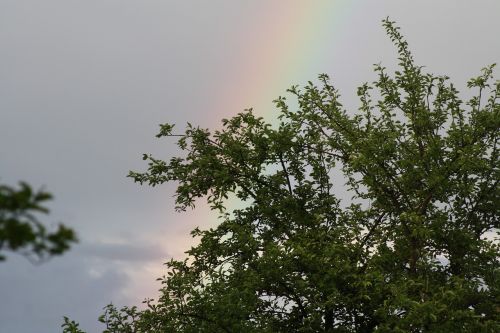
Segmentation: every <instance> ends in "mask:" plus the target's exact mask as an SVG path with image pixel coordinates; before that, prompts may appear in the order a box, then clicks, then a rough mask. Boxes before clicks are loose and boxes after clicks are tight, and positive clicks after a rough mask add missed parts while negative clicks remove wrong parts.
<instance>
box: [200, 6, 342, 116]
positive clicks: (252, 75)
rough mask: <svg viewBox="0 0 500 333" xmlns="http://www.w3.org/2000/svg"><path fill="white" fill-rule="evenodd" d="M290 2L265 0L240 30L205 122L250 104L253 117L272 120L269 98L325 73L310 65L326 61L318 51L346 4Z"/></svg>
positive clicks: (335, 30)
mask: <svg viewBox="0 0 500 333" xmlns="http://www.w3.org/2000/svg"><path fill="white" fill-rule="evenodd" d="M293 4H294V5H291V4H289V3H288V2H281V1H269V2H268V3H266V6H265V8H263V9H262V14H261V15H260V20H259V21H258V22H256V23H255V26H254V27H253V28H252V29H251V31H242V32H241V36H242V38H246V40H245V43H247V44H245V47H244V48H241V49H240V50H237V52H238V54H237V56H236V58H237V59H238V61H237V62H236V65H237V66H238V68H230V69H229V70H228V71H227V72H228V73H229V75H227V76H226V77H224V78H222V80H224V83H222V84H221V85H220V90H219V92H220V94H216V97H215V98H214V103H213V106H212V107H210V108H209V110H211V111H209V112H207V114H206V115H205V116H206V118H205V119H204V120H208V121H209V122H210V124H211V125H212V124H213V125H218V124H219V121H220V120H221V119H222V118H224V117H225V118H227V117H231V116H234V115H235V114H236V113H238V112H241V111H243V109H246V108H250V107H252V108H253V109H254V112H255V113H256V114H257V115H259V116H262V117H265V118H266V120H268V121H272V119H273V118H275V117H273V116H276V114H277V113H276V112H275V108H274V107H273V105H272V101H273V100H274V99H276V98H277V97H278V96H280V95H283V94H284V93H285V90H286V89H288V88H289V87H290V86H291V85H292V84H300V85H302V84H305V83H306V82H307V81H308V80H313V79H315V78H316V77H317V75H318V74H320V73H322V72H325V71H326V69H319V71H318V70H314V69H313V68H315V66H314V65H315V64H324V63H325V62H327V59H325V57H326V56H325V54H327V53H326V52H322V50H324V49H325V47H326V46H325V45H328V44H330V43H332V40H333V39H334V37H335V36H339V35H340V33H341V31H340V27H341V26H342V22H343V19H344V18H345V17H346V16H347V15H346V10H348V9H349V8H350V7H349V6H348V5H347V3H346V2H342V3H341V2H339V1H326V0H325V1H300V2H298V3H297V2H294V3H293ZM328 46H329V45H328ZM242 64H243V65H242ZM218 79H219V80H220V79H221V78H218ZM219 116H220V117H219ZM212 122H216V123H212Z"/></svg>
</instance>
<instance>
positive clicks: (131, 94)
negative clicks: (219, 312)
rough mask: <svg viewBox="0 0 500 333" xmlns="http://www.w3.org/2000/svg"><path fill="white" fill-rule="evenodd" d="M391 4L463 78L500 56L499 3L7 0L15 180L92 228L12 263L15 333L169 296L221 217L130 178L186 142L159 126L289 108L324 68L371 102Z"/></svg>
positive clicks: (444, 70) (3, 314) (62, 214)
mask: <svg viewBox="0 0 500 333" xmlns="http://www.w3.org/2000/svg"><path fill="white" fill-rule="evenodd" d="M386 16H390V17H391V18H392V19H395V20H397V21H398V24H399V25H400V26H401V27H402V31H403V33H404V34H405V35H406V37H407V39H408V41H409V43H410V47H411V49H412V50H414V55H415V58H416V61H417V62H419V63H421V64H423V65H426V66H427V68H428V69H429V70H430V71H433V72H437V73H439V74H448V75H450V76H451V78H452V80H453V81H455V82H457V83H458V86H459V87H464V86H465V81H466V79H467V78H469V77H471V76H473V75H476V74H478V73H479V70H480V68H481V67H483V66H485V65H488V64H490V63H493V62H499V61H500V39H499V38H498V32H499V31H500V1H496V0H491V1H466V0H462V1H460V0H446V1H445V0H442V1H430V0H428V1H409V0H408V1H401V0H398V1H396V0H394V1H388V0H386V1H330V4H328V2H326V1H323V2H322V1H317V2H316V1H310V2H304V1H290V0H282V1H272V0H259V1H235V0H226V1H220V0H212V1H201V0H200V1H186V0H183V1H167V0H164V1H159V0H157V1H153V0H147V1H146V0H135V1H132V0H85V1H76V0H59V1H56V0H43V1H40V0H31V1H29V0H0V182H1V183H7V184H9V185H14V184H16V183H17V182H18V181H19V180H24V181H27V182H29V183H30V184H32V185H34V186H35V187H41V186H44V187H45V188H46V189H47V190H49V191H50V192H52V193H54V195H55V200H54V202H53V203H52V204H51V215H50V216H49V217H47V218H45V221H47V223H58V222H64V223H65V224H67V225H69V226H71V227H73V228H75V229H76V230H77V232H78V235H79V237H80V240H81V242H80V244H78V245H77V246H75V247H74V249H72V250H71V251H70V252H68V253H67V254H65V255H64V256H62V257H58V258H54V259H53V260H51V261H49V262H47V263H45V264H43V265H38V266H33V265H32V264H30V263H29V262H28V261H26V260H25V259H24V258H22V257H20V256H18V255H16V254H10V253H9V254H8V259H7V261H6V262H3V263H0V332H7V333H11V332H12V333H51V332H58V331H60V325H61V322H62V316H63V315H67V316H70V317H71V318H73V319H75V320H77V321H79V322H80V323H81V326H82V327H83V328H84V329H87V330H89V332H99V331H100V330H99V329H100V328H101V327H100V326H99V325H98V323H97V320H96V318H97V317H98V315H99V314H100V313H101V309H102V308H103V307H104V306H105V305H106V304H108V303H109V302H111V301H113V302H114V303H116V304H118V305H124V304H130V305H134V304H140V302H141V301H142V300H143V299H144V298H146V297H154V296H156V295H157V292H156V290H157V289H159V284H158V282H156V281H155V279H156V278H157V277H159V276H161V275H162V274H163V271H162V263H164V262H166V261H167V260H168V259H169V258H171V257H177V258H179V257H181V256H182V255H183V252H184V251H186V250H187V249H188V248H189V246H190V244H193V242H194V241H193V240H192V239H191V238H190V236H189V231H190V230H191V229H192V228H193V227H194V226H197V225H199V226H201V227H209V226H211V225H212V226H213V225H214V224H215V223H216V221H215V218H214V216H215V215H214V214H211V213H210V212H209V211H208V209H207V208H206V207H204V206H201V207H199V208H197V210H195V211H193V212H187V213H184V214H177V213H175V212H174V210H173V207H174V203H173V198H172V194H173V190H174V187H173V185H166V186H162V187H158V188H154V189H152V188H148V187H140V186H138V185H136V184H133V183H132V181H131V180H130V179H127V178H126V177H125V176H126V174H127V173H128V171H129V170H131V169H132V170H141V169H143V168H144V164H143V163H142V162H143V161H142V160H141V158H140V157H141V154H142V153H153V154H156V155H157V156H160V157H168V156H171V155H172V154H174V153H175V152H176V149H175V147H174V145H173V144H172V143H170V142H169V141H168V140H163V141H159V140H155V138H154V135H155V134H156V132H157V129H158V124H159V123H164V122H167V121H168V122H173V123H178V124H183V123H185V122H187V121H189V122H192V123H195V124H200V125H201V126H205V127H212V126H214V125H215V124H217V123H218V121H219V119H220V118H222V117H229V116H231V115H234V114H235V113H237V112H240V111H242V110H243V109H244V108H247V107H252V106H253V107H254V108H255V110H256V113H257V114H260V115H263V116H266V117H273V113H272V112H271V111H270V110H272V109H273V108H272V103H271V101H272V100H273V99H274V98H276V97H277V96H279V95H280V94H283V93H284V91H285V89H286V88H288V87H289V86H290V85H292V84H304V83H306V82H307V80H314V79H315V78H316V76H317V74H319V73H322V72H326V73H328V74H330V75H331V76H332V77H333V79H334V83H335V84H336V85H337V87H338V88H339V89H340V90H341V93H342V94H343V96H344V99H345V104H346V106H348V107H350V108H351V107H355V106H356V102H355V99H354V97H355V88H356V86H357V85H359V84H361V83H362V82H364V81H369V80H372V79H373V78H374V77H373V73H372V72H371V69H372V64H374V63H377V62H380V61H382V62H383V63H384V64H387V65H388V66H389V67H390V66H393V64H394V62H395V55H394V48H393V47H392V45H391V44H390V42H389V41H388V39H387V38H386V36H385V33H384V30H383V28H382V27H381V25H380V21H381V19H383V18H385V17H386ZM273 22H276V24H285V23H287V24H289V26H288V25H287V26H286V29H285V28H282V27H281V29H280V27H278V26H275V25H274V23H273ZM284 41H286V43H285V42H284ZM290 45H291V46H290ZM288 46H290V48H289V49H286V48H285V47H288ZM292 46H293V47H292ZM249 69H251V70H249ZM497 77H499V75H498V74H497ZM239 87H241V89H238V88H239ZM258 87H262V88H263V89H257V88H258ZM264 88H265V89H264ZM180 127H181V128H182V126H180ZM101 329H102V328H101Z"/></svg>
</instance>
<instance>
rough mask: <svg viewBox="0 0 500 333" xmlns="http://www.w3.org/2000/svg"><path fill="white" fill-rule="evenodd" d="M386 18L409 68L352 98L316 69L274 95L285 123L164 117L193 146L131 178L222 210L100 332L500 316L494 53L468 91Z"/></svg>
mask: <svg viewBox="0 0 500 333" xmlns="http://www.w3.org/2000/svg"><path fill="white" fill-rule="evenodd" d="M383 25H384V27H385V28H386V30H387V34H388V35H389V37H390V38H391V40H392V41H393V43H394V45H395V46H396V48H397V52H398V55H399V68H398V70H397V71H396V72H395V73H393V74H389V73H388V72H387V70H386V69H385V68H384V67H383V66H381V65H377V66H375V72H376V74H377V76H378V77H377V80H376V81H375V82H373V83H365V84H362V85H361V86H360V87H359V89H358V96H359V98H360V107H359V110H358V111H357V112H352V111H351V112H347V111H346V110H345V109H344V108H343V106H342V104H341V103H340V98H339V92H338V91H337V90H336V89H335V88H334V86H333V85H332V83H331V81H330V79H329V78H328V76H326V75H321V76H320V77H319V81H320V84H319V86H317V85H315V84H313V83H309V84H308V85H306V86H305V87H303V88H299V87H292V88H291V89H290V90H289V92H290V94H291V95H292V96H293V97H294V98H296V99H297V101H298V106H299V107H298V110H291V109H290V108H289V106H288V104H287V100H286V99H285V97H280V98H278V99H277V100H276V105H277V107H278V109H279V110H280V124H279V126H277V127H272V126H271V125H269V124H268V123H266V122H265V120H264V119H262V118H258V117H256V116H254V115H253V113H252V111H251V110H248V111H246V112H244V113H241V114H238V115H237V116H235V117H234V118H232V119H228V120H223V128H222V130H220V131H215V132H210V131H209V130H206V129H201V128H198V127H194V126H191V125H188V127H187V129H186V131H185V133H184V134H172V133H173V132H172V131H173V126H172V125H169V124H166V125H162V126H161V131H160V133H159V135H158V136H159V137H164V136H165V137H178V145H179V147H180V148H181V149H182V150H183V151H184V152H185V153H186V154H185V155H184V156H182V157H173V158H171V159H170V160H169V161H163V160H160V159H156V158H154V157H152V156H150V155H145V156H144V159H145V160H147V161H148V163H149V167H148V169H147V171H146V172H143V173H137V172H131V173H130V176H131V177H132V178H133V179H134V180H135V181H136V182H139V183H141V184H142V183H147V184H149V185H152V186H156V185H161V184H164V183H166V182H176V183H177V184H178V186H177V196H176V202H177V205H178V209H180V210H183V209H185V208H188V207H194V203H195V201H196V199H198V198H207V200H208V202H209V204H210V205H211V206H212V207H213V209H216V210H219V211H220V216H221V217H220V223H219V224H218V225H217V226H216V227H214V228H212V229H210V230H199V229H196V230H194V231H193V232H192V234H193V236H195V237H198V238H199V239H200V243H199V245H197V246H194V247H193V248H191V249H190V250H189V251H188V252H187V255H188V256H187V258H186V259H185V260H171V261H170V262H168V263H167V267H168V273H167V275H166V276H164V277H163V278H161V283H162V289H161V291H160V292H161V294H160V296H159V298H158V299H157V300H149V301H147V302H146V305H147V308H146V309H145V310H137V309H136V308H123V309H117V308H115V307H114V306H112V305H110V306H108V307H107V308H106V309H105V313H104V314H103V316H102V317H101V318H100V320H101V321H102V322H103V323H105V324H106V327H107V330H106V332H184V333H188V332H193V333H194V332H269V333H271V332H498V331H499V330H500V323H499V319H500V304H499V297H500V295H499V287H500V285H499V281H500V274H499V273H500V271H499V265H498V260H499V244H498V240H497V239H496V237H497V235H498V228H499V211H498V210H499V208H500V199H499V198H500V196H499V187H498V181H499V179H500V174H499V156H498V148H497V141H498V133H499V131H498V129H499V125H500V115H499V113H500V103H499V98H500V82H499V81H496V82H492V70H493V66H490V67H487V68H485V69H483V71H482V73H481V75H480V76H478V77H477V78H474V79H471V80H470V81H469V82H468V87H469V88H470V89H471V92H472V93H473V95H474V97H472V98H471V99H469V100H468V101H462V100H461V99H460V97H459V94H458V91H457V89H456V88H455V87H454V86H453V84H451V83H450V82H449V80H448V78H447V77H445V76H436V75H433V74H428V73H426V72H425V71H424V68H422V67H420V66H418V65H416V64H415V63H414V60H413V57H412V55H411V53H410V51H409V49H408V45H407V42H406V41H405V40H404V38H403V37H402V35H401V34H400V32H399V29H398V28H397V27H396V26H395V25H394V23H393V22H391V21H389V20H384V21H383ZM339 175H343V176H340V177H339ZM339 188H343V189H344V188H347V190H348V193H349V196H348V197H342V198H341V197H340V196H338V195H336V194H335V193H336V190H337V189H339ZM337 193H338V191H337ZM231 196H236V197H237V198H238V199H239V200H241V201H243V202H244V203H245V204H246V206H245V208H240V209H236V210H233V211H230V210H228V209H227V199H228V198H229V197H231ZM75 325H76V323H74V322H71V321H69V320H66V322H65V324H64V325H63V326H64V329H65V332H79V329H78V328H77V327H76V326H75Z"/></svg>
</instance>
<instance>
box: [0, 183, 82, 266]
mask: <svg viewBox="0 0 500 333" xmlns="http://www.w3.org/2000/svg"><path fill="white" fill-rule="evenodd" d="M51 199H52V194H51V193H49V192H47V191H44V190H39V191H35V190H33V188H32V187H31V186H30V185H29V184H27V183H24V182H21V183H20V185H19V189H16V188H13V187H10V186H7V185H2V184H0V261H2V260H5V259H6V256H5V255H4V252H5V250H8V251H13V252H17V253H20V254H22V255H24V256H25V257H26V258H28V259H29V260H30V261H31V262H34V263H38V262H41V261H44V260H46V259H48V258H50V257H52V256H54V255H60V254H62V253H64V252H65V251H67V250H68V249H69V248H70V245H71V243H73V242H76V235H75V233H74V231H73V230H72V229H70V228H68V227H66V226H64V225H62V224H59V226H58V227H57V229H56V230H55V231H49V230H47V227H46V226H45V225H44V224H42V223H41V222H40V221H39V219H38V216H39V215H40V214H48V213H49V210H48V209H47V207H46V206H45V205H44V204H45V203H46V202H47V201H49V200H51Z"/></svg>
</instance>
